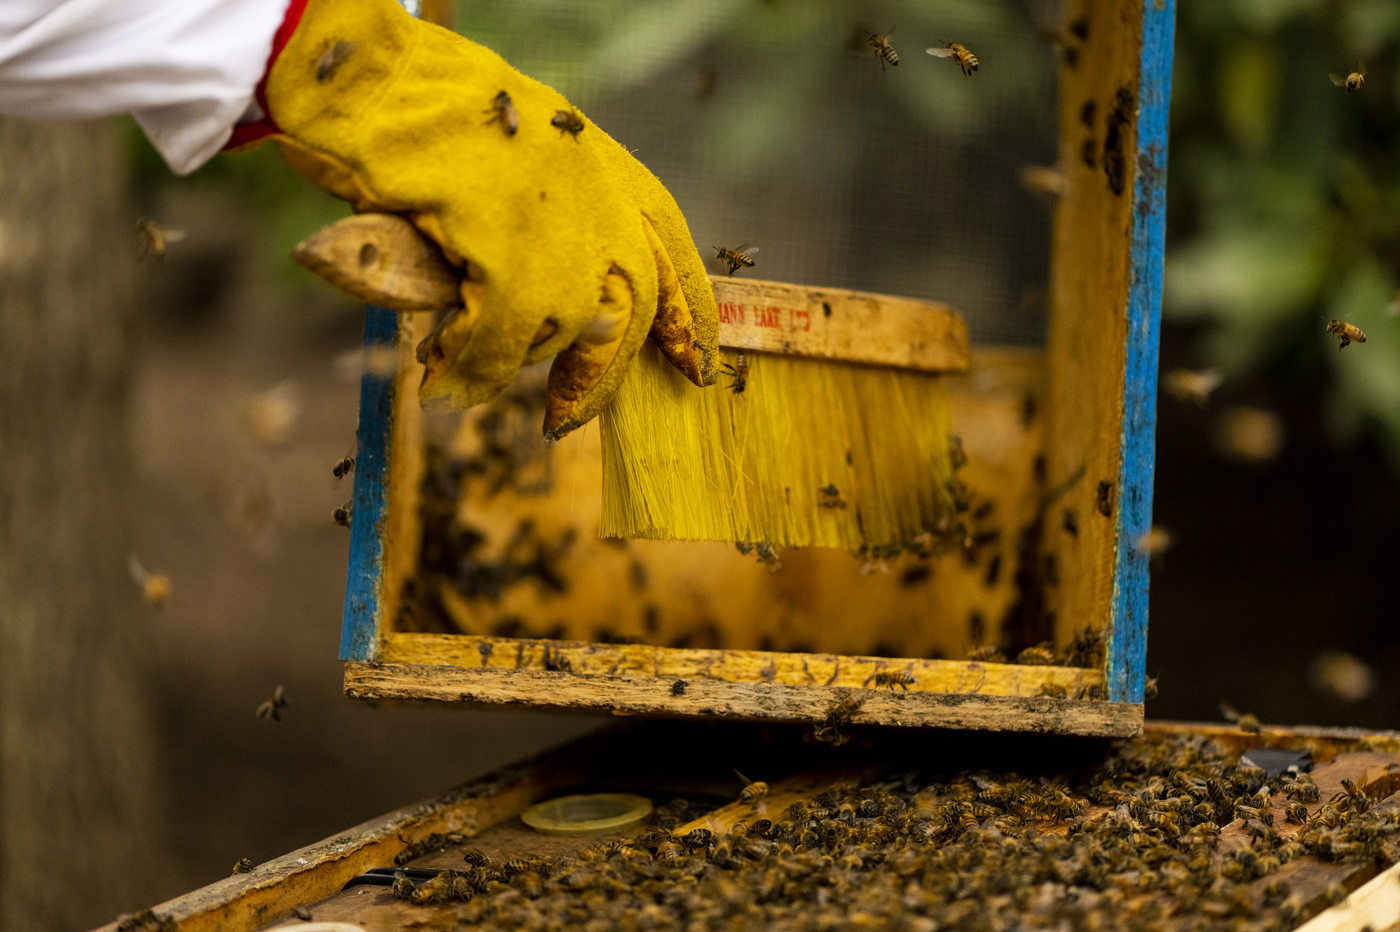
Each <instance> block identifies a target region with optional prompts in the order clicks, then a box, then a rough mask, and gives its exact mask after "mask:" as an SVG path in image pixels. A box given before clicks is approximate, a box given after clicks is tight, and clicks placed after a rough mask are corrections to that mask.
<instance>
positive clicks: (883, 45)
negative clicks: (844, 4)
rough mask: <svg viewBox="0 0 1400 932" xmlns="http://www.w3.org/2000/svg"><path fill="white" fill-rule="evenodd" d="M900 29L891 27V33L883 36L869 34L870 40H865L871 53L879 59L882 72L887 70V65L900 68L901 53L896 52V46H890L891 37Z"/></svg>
mask: <svg viewBox="0 0 1400 932" xmlns="http://www.w3.org/2000/svg"><path fill="white" fill-rule="evenodd" d="M898 28H899V27H898V26H891V27H890V31H889V32H888V33H887V34H886V35H883V36H877V35H876V34H875V33H873V32H872V33H868V38H867V39H866V40H865V44H866V45H868V46H870V49H871V51H873V52H874V53H875V54H876V56H878V57H879V59H880V70H881V71H884V70H885V65H886V64H888V65H891V66H893V67H896V68H897V67H899V53H898V52H896V51H895V50H894V46H892V45H890V37H891V36H893V35H894V31H895V30H896V29H898Z"/></svg>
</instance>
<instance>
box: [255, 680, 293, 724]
mask: <svg viewBox="0 0 1400 932" xmlns="http://www.w3.org/2000/svg"><path fill="white" fill-rule="evenodd" d="M289 705H291V703H290V702H288V701H287V695H286V691H285V690H284V689H283V688H282V685H281V684H280V683H279V684H278V685H277V689H276V691H274V692H273V694H272V698H271V699H269V700H267V701H266V702H264V703H263V704H262V705H260V706H258V708H257V711H256V712H254V714H255V715H256V716H257V717H258V718H270V719H272V720H273V721H274V722H280V721H282V710H283V709H285V708H287V707H288V706H289Z"/></svg>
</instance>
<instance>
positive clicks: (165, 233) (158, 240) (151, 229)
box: [136, 217, 185, 262]
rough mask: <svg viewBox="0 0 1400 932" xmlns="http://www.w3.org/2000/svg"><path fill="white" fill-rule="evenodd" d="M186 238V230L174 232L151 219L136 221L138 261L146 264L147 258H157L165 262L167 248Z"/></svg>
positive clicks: (144, 218) (145, 218) (143, 218)
mask: <svg viewBox="0 0 1400 932" xmlns="http://www.w3.org/2000/svg"><path fill="white" fill-rule="evenodd" d="M184 238H185V231H184V230H172V229H170V228H169V227H163V226H161V225H160V224H158V223H156V222H155V221H154V220H152V219H151V218H150V217H142V218H141V219H140V220H137V221H136V251H137V259H138V260H139V261H141V262H145V261H146V257H147V256H155V257H156V258H157V259H159V260H160V261H161V262H164V261H165V247H166V246H168V245H169V244H171V243H178V242H180V240H182V239H184Z"/></svg>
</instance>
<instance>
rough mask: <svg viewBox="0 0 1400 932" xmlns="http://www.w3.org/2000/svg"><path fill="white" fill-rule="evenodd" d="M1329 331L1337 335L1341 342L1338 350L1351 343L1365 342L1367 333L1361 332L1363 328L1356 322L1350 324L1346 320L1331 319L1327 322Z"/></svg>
mask: <svg viewBox="0 0 1400 932" xmlns="http://www.w3.org/2000/svg"><path fill="white" fill-rule="evenodd" d="M1327 332H1328V333H1330V334H1332V335H1333V336H1335V337H1336V338H1337V339H1338V340H1339V341H1340V342H1339V343H1338V344H1337V352H1339V353H1340V352H1341V351H1342V350H1344V349H1346V348H1347V345H1348V344H1350V343H1365V342H1366V334H1364V333H1362V332H1361V328H1360V327H1358V326H1356V324H1349V323H1347V322H1346V321H1344V320H1329V321H1328V322H1327Z"/></svg>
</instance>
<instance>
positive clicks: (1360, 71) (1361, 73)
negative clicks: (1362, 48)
mask: <svg viewBox="0 0 1400 932" xmlns="http://www.w3.org/2000/svg"><path fill="white" fill-rule="evenodd" d="M1327 77H1328V79H1329V80H1330V81H1331V82H1332V83H1333V84H1335V85H1336V86H1337V87H1344V88H1346V89H1347V93H1348V94H1350V93H1351V92H1352V91H1359V90H1361V89H1362V88H1363V87H1365V86H1366V63H1365V62H1358V63H1357V65H1356V70H1355V71H1353V72H1352V73H1351V74H1349V75H1347V76H1346V77H1345V78H1344V77H1342V76H1341V75H1339V74H1329V75H1328V76H1327Z"/></svg>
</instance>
